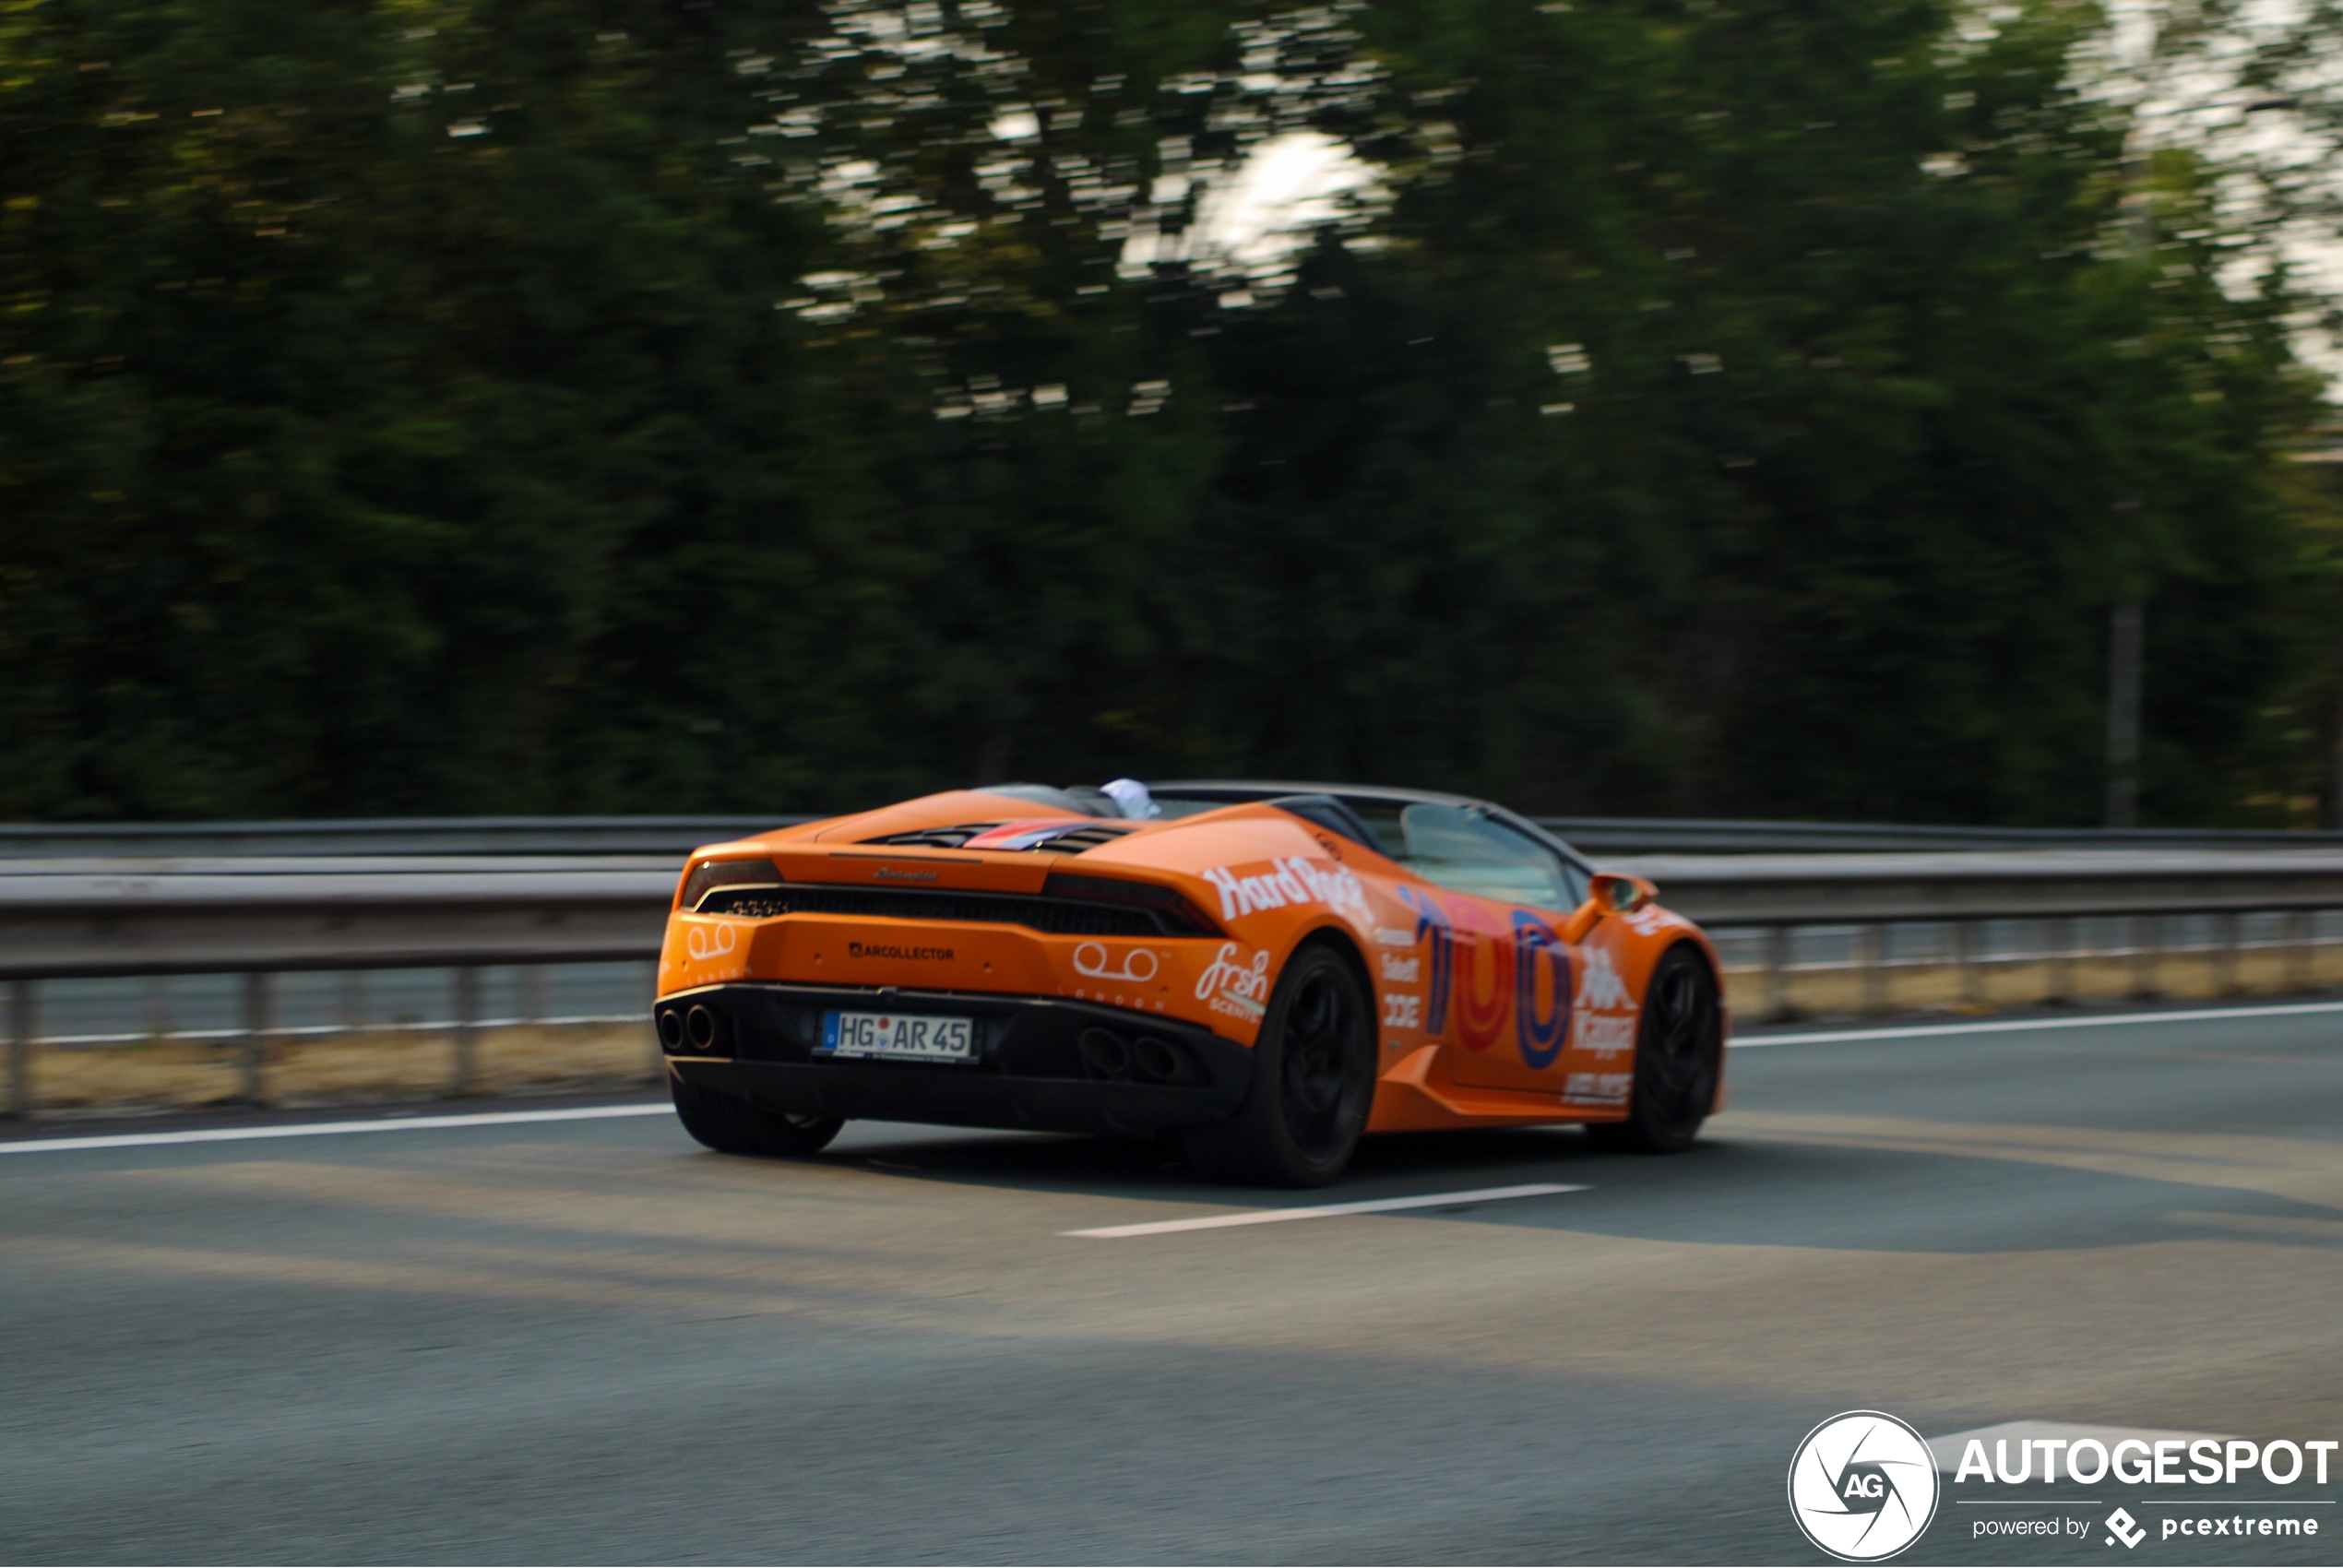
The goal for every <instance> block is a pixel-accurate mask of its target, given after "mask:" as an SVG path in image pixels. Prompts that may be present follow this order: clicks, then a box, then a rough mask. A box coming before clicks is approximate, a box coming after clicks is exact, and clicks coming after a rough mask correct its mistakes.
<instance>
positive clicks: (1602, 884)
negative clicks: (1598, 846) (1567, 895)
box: [1562, 871, 1659, 942]
mask: <svg viewBox="0 0 2343 1568" xmlns="http://www.w3.org/2000/svg"><path fill="white" fill-rule="evenodd" d="M1657 897H1659V888H1657V887H1654V886H1653V885H1651V884H1650V883H1649V882H1647V881H1646V880H1645V879H1644V878H1642V877H1640V876H1630V875H1629V874H1627V873H1625V872H1615V871H1599V872H1597V873H1595V875H1594V881H1593V882H1592V883H1590V884H1589V885H1588V890H1587V901H1586V902H1585V903H1583V904H1581V905H1579V906H1578V908H1577V909H1576V910H1574V911H1573V912H1572V914H1571V916H1570V919H1569V920H1567V921H1564V923H1563V928H1562V939H1563V940H1564V942H1583V941H1585V940H1586V937H1587V933H1588V932H1590V931H1592V930H1594V929H1595V927H1596V926H1597V925H1598V924H1600V922H1601V921H1602V918H1603V917H1604V916H1605V915H1631V914H1633V913H1635V911H1636V910H1637V909H1642V908H1643V907H1644V906H1645V905H1647V904H1648V903H1650V902H1651V901H1652V900H1653V899H1655V898H1657Z"/></svg>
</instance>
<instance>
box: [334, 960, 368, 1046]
mask: <svg viewBox="0 0 2343 1568" xmlns="http://www.w3.org/2000/svg"><path fill="white" fill-rule="evenodd" d="M339 991H340V992H341V998H340V1000H341V1027H342V1028H345V1029H348V1030H351V1032H352V1033H355V1032H356V1031H358V1030H360V1029H363V1028H365V1027H366V1000H367V999H366V971H365V970H363V969H344V970H343V971H342V975H341V985H340V987H339Z"/></svg>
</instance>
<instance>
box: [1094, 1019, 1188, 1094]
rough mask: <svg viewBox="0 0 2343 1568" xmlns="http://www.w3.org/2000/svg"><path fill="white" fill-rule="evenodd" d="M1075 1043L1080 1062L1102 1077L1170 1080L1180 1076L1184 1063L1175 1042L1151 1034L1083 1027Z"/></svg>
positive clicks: (1131, 1079)
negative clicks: (1125, 1034) (1129, 1034)
mask: <svg viewBox="0 0 2343 1568" xmlns="http://www.w3.org/2000/svg"><path fill="white" fill-rule="evenodd" d="M1076 1044H1077V1045H1078V1046H1079V1047H1080V1048H1081V1051H1082V1062H1083V1064H1084V1065H1085V1066H1087V1067H1088V1068H1089V1070H1090V1071H1091V1072H1092V1073H1093V1074H1095V1075H1098V1076H1099V1077H1101V1078H1113V1079H1116V1080H1119V1081H1121V1082H1125V1083H1128V1082H1132V1081H1134V1080H1141V1081H1148V1082H1153V1083H1159V1084H1169V1083H1173V1082H1176V1081H1177V1080H1178V1079H1179V1077H1180V1076H1181V1074H1182V1071H1183V1068H1184V1066H1185V1059H1184V1058H1183V1056H1182V1055H1181V1052H1180V1050H1179V1048H1178V1047H1177V1046H1174V1045H1171V1044H1169V1043H1168V1042H1166V1041H1164V1040H1160V1039H1156V1038H1155V1036H1153V1035H1141V1036H1140V1037H1139V1038H1138V1039H1136V1040H1128V1039H1124V1038H1123V1037H1122V1036H1121V1035H1119V1034H1116V1033H1115V1032H1114V1031H1113V1030H1112V1029H1101V1028H1088V1029H1084V1030H1083V1031H1082V1034H1081V1038H1080V1039H1078V1040H1076Z"/></svg>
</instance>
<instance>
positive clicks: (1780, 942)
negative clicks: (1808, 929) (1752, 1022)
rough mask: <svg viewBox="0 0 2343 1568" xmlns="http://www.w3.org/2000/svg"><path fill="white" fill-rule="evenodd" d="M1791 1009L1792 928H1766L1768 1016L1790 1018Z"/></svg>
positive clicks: (1782, 926) (1771, 926)
mask: <svg viewBox="0 0 2343 1568" xmlns="http://www.w3.org/2000/svg"><path fill="white" fill-rule="evenodd" d="M1792 1016H1795V1015H1793V1014H1792V1013H1791V1011H1790V927H1788V926H1786V925H1769V926H1767V927H1766V1017H1768V1018H1777V1019H1778V1018H1788V1017H1792Z"/></svg>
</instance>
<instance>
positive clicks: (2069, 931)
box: [2042, 915, 2075, 1002]
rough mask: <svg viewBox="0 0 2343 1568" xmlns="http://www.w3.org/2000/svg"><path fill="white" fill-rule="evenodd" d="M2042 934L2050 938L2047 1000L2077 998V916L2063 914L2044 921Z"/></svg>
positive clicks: (2048, 943) (2066, 1000) (2064, 1000)
mask: <svg viewBox="0 0 2343 1568" xmlns="http://www.w3.org/2000/svg"><path fill="white" fill-rule="evenodd" d="M2042 934H2043V935H2044V936H2045V937H2047V938H2049V939H2050V940H2049V941H2048V942H2047V943H2046V944H2045V945H2047V946H2048V947H2049V949H2050V952H2049V955H2048V956H2049V961H2050V992H2049V994H2048V995H2046V996H2044V997H2043V998H2042V1000H2043V1001H2045V1002H2072V1001H2074V1000H2075V917H2074V916H2072V915H2061V916H2059V917H2057V918H2056V919H2055V920H2048V921H2043V922H2042Z"/></svg>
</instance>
